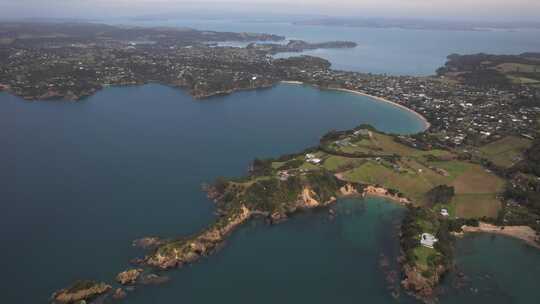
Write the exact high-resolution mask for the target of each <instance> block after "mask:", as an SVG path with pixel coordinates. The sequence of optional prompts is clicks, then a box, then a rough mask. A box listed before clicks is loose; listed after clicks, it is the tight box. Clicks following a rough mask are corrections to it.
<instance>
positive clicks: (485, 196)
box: [272, 132, 530, 218]
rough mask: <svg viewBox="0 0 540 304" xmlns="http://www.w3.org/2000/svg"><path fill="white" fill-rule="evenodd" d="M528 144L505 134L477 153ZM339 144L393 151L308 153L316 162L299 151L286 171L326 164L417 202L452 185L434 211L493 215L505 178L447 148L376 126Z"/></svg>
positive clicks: (348, 147)
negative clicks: (407, 140)
mask: <svg viewBox="0 0 540 304" xmlns="http://www.w3.org/2000/svg"><path fill="white" fill-rule="evenodd" d="M352 138H355V137H352ZM357 139H358V138H357ZM529 144H530V143H529V142H527V141H526V140H523V139H521V138H518V137H509V138H505V139H502V140H501V141H500V142H498V143H493V144H490V145H487V146H485V147H483V148H482V153H484V154H485V155H488V154H490V155H494V156H495V155H496V156H499V157H502V155H504V157H507V158H508V157H513V156H510V155H512V153H517V152H516V151H521V149H523V148H524V147H526V146H527V145H529ZM508 147H512V148H513V150H510V151H509V150H508ZM338 150H339V151H342V152H348V153H355V152H363V153H368V154H371V155H373V154H375V155H377V154H379V155H397V156H398V157H397V158H396V159H395V160H393V161H391V160H387V159H384V158H383V159H379V158H376V157H345V156H341V155H333V154H328V153H324V152H322V151H318V152H315V153H313V154H314V155H315V156H316V157H318V158H320V159H322V162H321V163H320V164H317V165H315V164H311V163H308V162H307V161H306V160H305V156H303V155H302V156H298V157H297V158H296V159H297V160H301V161H303V163H302V165H301V166H299V167H298V168H297V169H293V170H292V171H291V172H294V171H295V170H298V169H300V172H306V171H312V170H323V169H324V170H328V171H330V172H333V173H339V174H340V176H341V177H342V178H343V179H344V180H347V181H350V182H357V183H364V184H372V185H380V186H383V187H384V188H387V189H395V190H398V191H399V192H401V193H402V194H403V195H404V196H406V197H408V198H409V199H411V200H412V201H413V203H415V204H417V205H420V206H423V205H425V204H426V203H427V198H426V193H427V192H428V191H430V190H431V189H433V188H434V187H436V186H439V185H449V186H453V187H454V190H455V197H454V198H453V199H452V201H451V202H450V203H448V204H445V205H441V204H435V206H433V207H432V208H433V210H434V211H435V212H436V213H438V212H439V211H440V209H441V208H446V209H448V210H449V213H450V216H451V217H465V218H471V217H482V216H488V217H494V216H496V215H497V212H498V210H499V209H500V208H501V203H500V202H499V200H498V199H497V194H498V193H500V192H502V191H503V187H504V185H505V182H504V180H502V179H501V178H499V177H497V176H496V175H494V174H493V173H491V172H489V171H488V170H486V169H484V168H483V167H482V166H480V165H478V164H474V163H470V162H466V161H459V160H456V159H455V158H456V157H455V155H454V154H453V153H452V152H449V151H445V150H430V151H424V150H418V149H414V148H411V147H408V146H406V145H403V144H401V143H398V142H396V141H394V138H393V137H392V136H390V135H385V134H380V133H377V132H371V134H370V136H364V137H361V138H360V139H358V140H356V141H353V140H351V141H350V144H345V145H342V146H339V147H338ZM329 153H330V152H329ZM283 164H284V163H283V162H274V163H272V168H273V169H274V170H276V169H277V168H280V167H281V166H282V165H283Z"/></svg>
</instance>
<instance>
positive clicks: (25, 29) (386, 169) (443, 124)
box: [0, 23, 540, 303]
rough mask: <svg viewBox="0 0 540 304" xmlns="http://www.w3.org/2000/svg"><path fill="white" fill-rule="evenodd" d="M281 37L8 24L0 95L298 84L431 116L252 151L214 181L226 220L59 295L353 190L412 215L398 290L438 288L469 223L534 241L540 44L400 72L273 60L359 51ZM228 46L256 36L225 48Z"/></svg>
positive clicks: (426, 292)
mask: <svg viewBox="0 0 540 304" xmlns="http://www.w3.org/2000/svg"><path fill="white" fill-rule="evenodd" d="M284 39H285V38H284V37H280V36H275V35H270V34H249V33H222V32H208V31H197V30H193V29H171V28H122V27H113V26H107V25H99V24H75V25H73V26H69V27H65V26H63V25H62V24H44V25H41V26H39V27H36V26H32V25H31V24H26V23H21V24H19V23H16V24H14V23H2V24H0V90H4V91H6V92H9V93H11V94H15V95H18V96H22V97H24V98H26V99H28V100H36V99H55V100H80V99H81V98H83V97H84V96H89V95H91V94H94V93H95V92H96V91H97V90H99V89H102V88H103V87H106V86H120V85H139V84H144V83H150V82H157V83H162V84H166V85H170V86H174V87H179V88H182V89H185V90H187V91H188V92H189V93H190V94H191V95H192V96H194V97H195V98H199V99H203V98H208V97H211V96H214V95H219V94H230V93H233V92H235V91H237V90H253V89H258V88H265V87H271V86H273V85H276V84H279V83H281V82H289V83H295V84H298V85H311V86H315V87H318V88H320V89H322V90H325V89H329V90H341V91H347V92H352V93H355V94H362V95H367V96H371V97H372V98H375V99H376V100H378V101H380V102H387V103H390V104H393V105H394V106H398V107H401V108H405V109H407V110H408V111H411V112H412V113H413V114H414V115H417V116H418V117H419V118H421V119H422V120H423V121H424V123H425V130H424V131H423V132H421V133H419V134H414V135H395V134H385V133H383V132H381V131H379V130H376V129H374V128H373V127H371V126H369V125H361V126H358V127H356V128H353V129H351V130H342V131H335V130H334V131H330V132H328V133H327V134H325V135H324V136H322V138H321V139H320V142H319V144H318V145H317V146H314V147H310V148H306V149H305V150H304V151H300V152H298V153H293V154H290V155H283V156H281V157H278V158H275V159H255V160H254V161H253V162H252V164H251V166H250V170H249V174H248V175H247V176H243V177H237V178H219V179H218V180H216V181H213V182H212V183H211V184H209V185H207V186H206V187H205V191H206V192H207V193H208V196H209V197H210V198H211V199H213V200H214V201H215V202H216V207H217V211H218V214H219V216H218V218H217V219H216V221H215V222H213V223H210V224H209V226H208V227H207V228H205V229H202V230H201V231H199V232H197V233H195V234H194V235H191V236H179V237H177V238H174V239H162V238H159V237H147V238H143V239H140V240H136V241H135V242H134V245H136V246H139V247H143V248H145V249H147V251H146V254H145V256H143V257H140V258H135V259H133V260H131V263H132V264H133V268H132V269H127V270H125V271H123V272H121V273H119V274H118V275H117V277H116V278H114V279H115V281H116V282H117V284H116V286H114V284H112V283H104V282H97V281H90V280H85V281H78V282H75V283H74V284H73V285H72V286H70V287H68V288H64V289H61V290H58V291H57V292H55V293H54V294H53V296H52V298H51V301H52V302H56V303H84V302H82V301H87V300H92V299H96V298H99V297H111V298H113V299H121V298H124V297H125V296H127V294H128V293H127V292H126V290H128V288H127V287H125V286H128V287H131V286H133V285H136V284H138V285H149V284H160V283H163V282H166V281H167V280H168V277H167V276H165V275H164V274H163V273H161V272H160V271H161V270H166V269H170V268H177V267H181V266H184V265H187V264H192V263H194V262H195V261H197V260H199V259H200V258H202V257H206V256H209V255H211V254H212V253H214V252H216V251H217V250H219V248H221V247H222V246H223V245H224V240H225V239H226V238H227V237H228V236H229V235H230V234H231V233H232V232H233V231H235V229H236V228H237V227H238V226H239V225H242V224H244V223H245V222H247V221H249V220H251V219H253V218H263V219H265V220H266V221H267V222H268V223H270V224H278V223H280V222H282V221H284V220H286V219H287V218H288V217H289V216H290V215H291V214H293V213H295V212H301V211H303V210H308V209H313V208H325V207H328V206H330V205H332V204H334V203H336V201H337V200H338V199H339V198H341V197H347V196H358V197H365V196H379V197H384V198H387V199H390V200H392V201H394V202H396V203H399V204H402V205H403V206H405V207H406V208H407V212H406V215H405V217H404V219H403V222H402V225H401V237H400V245H401V251H402V254H401V257H400V262H401V269H400V270H401V273H402V279H403V281H402V286H403V288H404V289H405V290H407V291H408V292H410V293H412V294H413V295H415V296H417V297H418V298H419V299H421V300H424V301H431V300H433V299H434V298H435V297H436V296H437V291H436V287H437V286H438V284H439V282H440V280H441V278H442V277H443V276H444V275H445V274H446V273H448V272H449V271H451V270H452V268H453V247H454V246H453V244H454V241H455V239H456V237H459V236H460V235H461V234H462V233H464V232H489V233H498V234H504V235H509V236H513V237H517V238H520V239H522V240H524V241H526V242H527V243H528V244H530V245H533V246H538V240H537V239H538V232H539V231H540V120H539V115H540V86H539V84H538V81H537V80H538V79H539V77H538V65H539V63H540V55H539V54H538V53H526V54H521V55H508V56H503V55H488V54H476V55H450V56H449V57H448V62H447V63H446V65H445V66H444V67H441V68H440V69H439V70H438V71H437V75H434V76H432V77H412V76H388V75H374V74H367V73H356V72H347V71H338V70H333V69H332V68H331V65H330V63H329V62H328V61H327V60H324V59H321V58H318V57H313V56H297V57H290V58H285V59H275V58H273V57H272V56H271V55H272V54H275V53H277V52H302V51H303V50H308V49H314V48H349V47H354V46H355V45H356V44H355V43H352V42H339V41H338V42H326V43H309V42H304V41H295V40H293V41H290V42H289V43H288V44H285V45H281V44H278V43H276V42H278V41H282V40H284ZM222 40H233V41H242V42H247V43H250V44H249V45H248V46H247V47H243V48H239V47H222V46H219V45H215V43H216V42H219V41H222ZM261 41H265V42H268V44H267V43H260V42H261ZM502 230H505V231H504V232H502ZM113 286H114V287H113Z"/></svg>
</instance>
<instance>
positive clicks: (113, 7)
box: [0, 0, 540, 21]
mask: <svg viewBox="0 0 540 304" xmlns="http://www.w3.org/2000/svg"><path fill="white" fill-rule="evenodd" d="M0 8H1V9H0V19H7V18H34V17H39V18H90V19H91V18H98V19H107V18H114V17H133V16H140V15H159V14H174V13H178V14H189V13H196V14H197V15H204V14H205V13H208V14H209V15H210V14H214V15H215V14H219V13H228V14H233V13H235V14H240V15H246V16H249V15H257V16H260V15H264V14H273V15H280V14H287V15H325V16H351V17H352V16H358V17H388V18H429V19H437V18H441V19H456V20H483V21H536V19H538V18H539V17H538V16H539V12H540V0H0Z"/></svg>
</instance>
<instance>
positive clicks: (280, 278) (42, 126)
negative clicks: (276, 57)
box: [0, 85, 540, 304]
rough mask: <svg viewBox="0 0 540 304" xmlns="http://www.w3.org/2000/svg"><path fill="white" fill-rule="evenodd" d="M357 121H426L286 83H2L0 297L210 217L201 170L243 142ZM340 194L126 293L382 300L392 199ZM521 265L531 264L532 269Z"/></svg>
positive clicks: (21, 293) (266, 152)
mask: <svg viewBox="0 0 540 304" xmlns="http://www.w3.org/2000/svg"><path fill="white" fill-rule="evenodd" d="M361 123H370V124H372V125H374V126H375V127H377V128H379V129H381V130H383V131H388V132H397V133H414V132H418V131H420V130H421V129H422V122H421V121H419V120H418V119H417V117H415V116H414V115H412V114H411V113H409V112H406V111H404V110H401V109H399V108H395V107H393V106H391V105H389V104H385V103H380V102H376V101H373V100H371V99H369V98H367V97H362V96H357V95H352V94H348V93H343V92H335V91H319V90H317V89H314V88H311V87H303V86H294V85H279V86H277V87H275V88H272V89H266V90H258V91H248V92H240V93H236V94H234V95H231V96H225V97H217V98H211V99H209V100H204V101H196V100H193V99H192V98H191V97H190V96H188V95H187V94H186V93H184V92H183V91H181V90H177V89H173V88H169V87H165V86H160V85H146V86H141V87H124V88H108V89H105V90H103V91H101V92H99V93H98V94H96V95H95V96H92V97H90V98H88V99H86V100H84V101H81V102H77V103H69V102H59V101H38V102H26V101H23V100H21V99H19V98H16V97H13V96H11V95H8V94H5V93H4V94H0V145H1V147H2V148H1V150H0V183H1V185H2V187H0V231H2V236H1V237H0V240H1V246H2V247H1V249H2V250H1V251H0V260H1V261H2V276H1V278H0V285H1V286H2V303H45V302H46V301H47V299H48V297H49V296H50V294H51V293H52V292H53V291H54V290H56V289H58V288H61V287H65V286H66V285H68V284H69V283H71V282H72V281H74V280H76V279H85V278H89V279H97V280H105V281H107V282H112V280H113V278H114V276H115V274H116V273H117V272H119V271H122V270H124V269H125V268H126V267H128V260H129V259H130V258H133V257H136V256H138V255H140V254H142V253H141V252H140V251H138V250H136V249H133V248H132V247H131V241H132V240H133V239H136V238H139V237H142V236H149V235H158V236H165V237H173V236H179V235H186V234H190V233H193V232H195V231H197V230H199V229H201V228H202V227H204V226H205V225H207V224H208V223H209V222H211V221H212V219H213V218H214V215H213V210H214V209H213V205H212V203H211V202H210V201H208V200H207V199H206V197H205V194H204V193H203V192H202V191H201V184H202V183H204V182H210V181H212V180H213V179H214V178H216V177H217V176H239V175H243V174H245V173H246V169H247V166H248V164H249V162H250V161H251V160H252V159H253V158H254V157H268V156H277V155H280V154H283V153H290V152H295V151H299V150H301V149H303V148H305V147H307V146H310V145H314V144H316V143H317V141H318V139H319V137H320V136H321V135H323V134H324V133H325V132H327V131H328V130H330V129H345V128H351V127H354V126H356V125H358V124H361ZM336 208H337V210H338V216H337V217H336V219H335V220H333V221H331V220H330V219H329V218H328V214H327V213H325V212H319V213H309V214H304V215H299V216H297V217H295V218H293V219H292V220H290V221H287V222H286V223H284V224H282V225H278V226H273V227H267V226H266V225H265V224H264V223H262V222H252V223H250V224H248V225H246V226H243V227H242V228H241V229H239V231H237V232H236V233H235V234H233V235H232V237H231V238H230V240H229V241H228V242H227V245H226V246H225V248H224V249H223V250H222V251H221V252H219V253H218V254H216V255H214V256H212V257H211V258H209V259H204V260H203V261H201V262H199V263H196V264H195V265H192V266H190V267H187V268H185V269H182V270H178V271H171V272H169V273H168V275H170V276H171V277H172V279H173V280H172V281H171V282H170V283H168V284H166V285H163V286H159V287H147V288H144V289H141V290H136V291H135V292H132V293H131V294H130V295H129V297H128V298H127V300H126V301H125V302H126V303H141V304H142V303H214V302H218V301H219V302H221V303H233V302H234V303H254V302H255V303H276V302H280V303H302V302H310V303H329V302H330V303H358V302H359V301H362V302H365V303H392V302H393V301H394V300H393V299H392V297H391V296H390V294H389V292H388V291H387V284H386V283H385V279H384V273H383V272H381V271H380V269H379V266H378V265H379V261H380V258H381V255H385V256H387V257H388V258H389V259H390V260H391V261H393V259H395V257H396V255H397V250H398V248H397V242H396V239H395V227H396V223H398V222H399V218H400V215H401V213H402V210H401V209H400V208H399V207H397V206H395V205H392V204H390V203H387V202H385V201H383V200H380V199H368V200H364V201H361V200H344V201H341V202H340V204H338V205H337V207H336ZM489 244H490V246H503V245H504V246H506V243H505V242H502V243H501V242H499V243H497V242H495V243H489ZM498 244H502V245H498ZM474 252H477V251H474ZM486 254H493V255H495V257H494V258H489V259H478V263H479V265H477V266H478V267H479V268H480V270H475V271H478V272H480V273H481V272H482V271H483V270H482V269H483V268H482V265H484V266H485V267H487V266H489V265H491V264H490V263H489V261H492V260H497V259H501V257H500V256H499V255H501V254H502V255H505V254H507V253H505V252H498V251H493V252H492V251H489V252H486ZM511 254H512V257H513V258H514V259H516V260H517V261H518V262H517V264H516V265H517V266H513V267H518V268H519V267H522V268H523V269H527V268H526V266H525V265H522V266H519V265H520V264H519V263H520V262H519V261H529V262H530V261H533V262H535V263H539V262H540V256H539V255H538V254H536V253H531V252H529V251H527V248H524V247H520V246H516V247H515V249H513V251H512V253H511ZM535 254H536V255H535ZM524 255H526V256H527V257H528V258H527V259H528V260H526V259H521V257H522V256H524ZM485 261H487V262H485ZM463 263H464V264H465V265H467V260H466V259H465V260H463ZM483 263H484V264H483ZM475 265H476V263H475ZM513 265H514V264H513ZM536 265H537V264H536ZM465 268H467V267H465ZM518 268H516V269H518ZM520 269H521V268H520ZM531 275H532V277H533V278H534V277H535V278H539V277H540V273H539V271H538V269H536V270H534V271H533V272H531ZM501 282H502V281H501ZM536 282H538V280H536ZM510 283H511V282H510ZM501 288H502V290H503V291H504V293H505V294H510V295H512V294H515V293H516V292H521V291H522V290H523V288H521V289H520V288H518V287H516V286H513V285H512V284H510V286H507V285H504V286H502V285H501ZM533 295H534V294H532V293H531V296H533ZM457 296H460V297H464V298H460V301H461V300H462V299H465V300H464V301H469V300H470V301H472V300H475V299H479V298H478V293H474V294H473V293H463V294H462V293H453V292H450V293H449V295H448V296H447V297H446V298H445V302H448V303H452V301H453V299H456V298H455V297H457ZM501 299H507V298H501ZM516 299H521V298H519V297H516ZM527 299H531V298H527ZM408 302H412V300H411V299H409V298H407V297H405V296H403V295H402V297H401V303H408ZM463 303H473V302H463ZM497 303H530V302H527V301H513V302H509V301H503V302H500V301H499V302H497Z"/></svg>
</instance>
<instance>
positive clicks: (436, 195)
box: [426, 185, 455, 206]
mask: <svg viewBox="0 0 540 304" xmlns="http://www.w3.org/2000/svg"><path fill="white" fill-rule="evenodd" d="M454 194H455V191H454V187H453V186H448V185H439V186H436V187H434V188H433V189H431V190H429V191H428V192H427V193H426V200H427V203H428V205H429V206H434V205H435V204H448V203H450V201H451V200H452V198H453V197H454Z"/></svg>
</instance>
